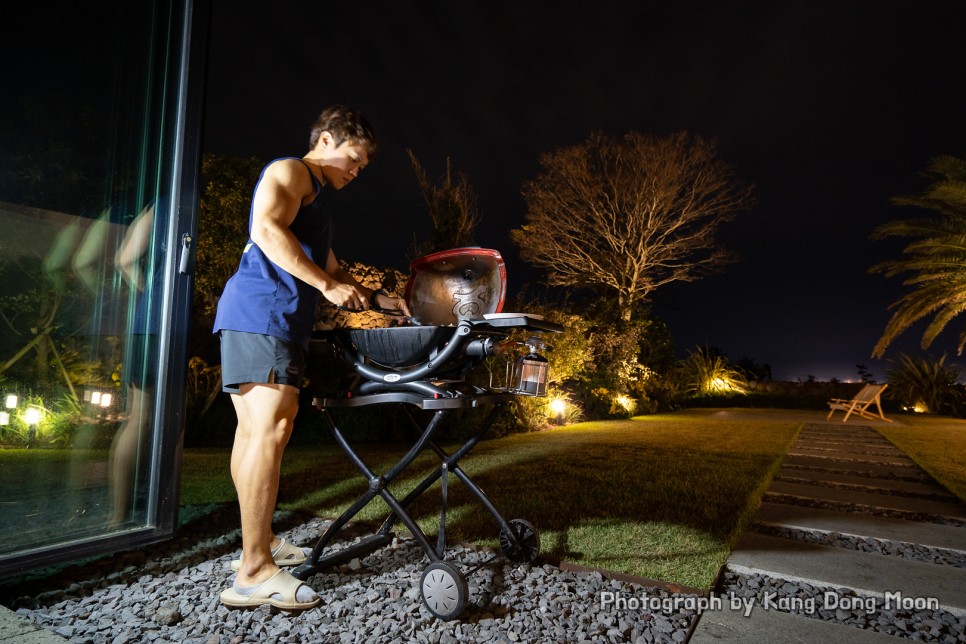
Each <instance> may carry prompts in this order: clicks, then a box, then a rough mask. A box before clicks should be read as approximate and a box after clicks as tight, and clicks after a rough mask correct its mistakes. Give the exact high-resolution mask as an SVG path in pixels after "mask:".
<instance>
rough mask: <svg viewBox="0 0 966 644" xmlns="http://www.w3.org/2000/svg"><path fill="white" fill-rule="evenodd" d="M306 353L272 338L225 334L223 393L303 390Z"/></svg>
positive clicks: (226, 332) (290, 344)
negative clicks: (256, 388) (252, 387)
mask: <svg viewBox="0 0 966 644" xmlns="http://www.w3.org/2000/svg"><path fill="white" fill-rule="evenodd" d="M304 373H305V351H304V350H303V349H302V347H301V346H300V345H298V344H296V343H294V342H288V341H286V340H282V339H280V338H276V337H273V336H270V335H262V334H260V333H244V332H242V331H222V332H221V390H222V391H226V392H228V393H230V394H237V393H238V392H239V388H240V387H241V385H243V384H245V383H248V382H254V383H259V384H268V383H276V384H279V385H291V386H293V387H301V386H302V375H303V374H304Z"/></svg>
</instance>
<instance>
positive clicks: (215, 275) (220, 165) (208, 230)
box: [194, 154, 264, 318]
mask: <svg viewBox="0 0 966 644" xmlns="http://www.w3.org/2000/svg"><path fill="white" fill-rule="evenodd" d="M263 165H264V164H263V163H262V162H261V161H259V160H258V159H256V158H248V159H243V158H238V157H229V156H222V155H214V154H206V155H204V157H203V158H202V160H201V182H202V190H201V198H200V204H199V208H198V247H197V255H196V258H197V261H196V269H195V275H194V292H195V310H196V312H197V313H199V314H200V315H201V316H202V317H205V318H207V317H210V316H213V315H214V312H215V307H216V306H217V304H218V298H219V297H220V296H221V292H222V290H223V289H224V287H225V282H227V281H228V278H229V277H231V276H232V275H233V274H234V272H235V270H237V268H238V258H239V257H240V256H241V253H242V250H243V249H244V248H245V242H246V241H247V240H248V215H249V211H250V210H251V203H252V192H253V191H254V189H255V183H256V181H258V175H259V172H261V169H262V166H263Z"/></svg>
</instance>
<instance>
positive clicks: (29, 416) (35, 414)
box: [23, 407, 40, 425]
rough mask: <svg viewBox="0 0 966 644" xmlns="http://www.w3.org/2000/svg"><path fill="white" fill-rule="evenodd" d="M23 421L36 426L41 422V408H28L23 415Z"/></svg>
mask: <svg viewBox="0 0 966 644" xmlns="http://www.w3.org/2000/svg"><path fill="white" fill-rule="evenodd" d="M23 421H24V422H25V423H27V424H28V425H36V424H37V423H39V422H40V408H39V407H27V410H26V411H25V412H24V414H23Z"/></svg>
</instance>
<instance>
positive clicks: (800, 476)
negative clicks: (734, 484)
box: [775, 468, 958, 503]
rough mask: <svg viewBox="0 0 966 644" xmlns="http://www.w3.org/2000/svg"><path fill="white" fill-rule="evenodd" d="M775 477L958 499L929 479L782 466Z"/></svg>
mask: <svg viewBox="0 0 966 644" xmlns="http://www.w3.org/2000/svg"><path fill="white" fill-rule="evenodd" d="M775 478H776V479H781V480H783V481H784V482H786V483H802V484H822V483H829V484H833V485H839V486H843V487H844V486H849V485H855V486H862V487H868V488H873V489H870V490H868V491H869V492H876V490H893V491H895V492H898V493H900V494H904V495H906V496H915V495H919V496H922V497H926V496H929V497H934V498H933V500H936V501H940V500H945V501H947V502H950V503H955V502H957V500H958V499H957V498H956V496H955V495H953V494H952V493H951V492H950V491H949V490H947V489H946V488H944V487H943V486H941V485H939V484H938V483H933V482H929V481H894V480H888V479H881V478H874V477H870V476H856V475H854V474H838V473H836V472H823V471H816V470H795V469H786V468H781V469H780V470H778V474H777V475H776V477H775ZM791 479H796V480H791Z"/></svg>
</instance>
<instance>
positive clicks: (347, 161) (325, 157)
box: [320, 132, 369, 190]
mask: <svg viewBox="0 0 966 644" xmlns="http://www.w3.org/2000/svg"><path fill="white" fill-rule="evenodd" d="M320 143H321V144H322V157H321V161H322V175H323V176H324V177H325V181H326V183H328V184H329V185H330V186H332V187H333V188H335V189H336V190H341V189H342V188H344V187H345V186H347V185H349V182H350V181H352V180H353V179H355V178H356V177H357V176H359V172H361V171H362V169H363V168H365V167H366V166H367V165H368V164H369V154H368V153H367V152H366V149H365V147H363V146H361V145H358V144H356V143H353V142H351V141H343V142H342V143H340V144H339V145H336V144H335V140H334V139H333V138H332V137H331V136H330V135H329V134H328V132H323V133H322V139H321V141H320Z"/></svg>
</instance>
